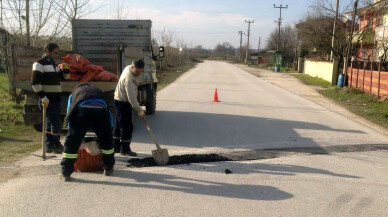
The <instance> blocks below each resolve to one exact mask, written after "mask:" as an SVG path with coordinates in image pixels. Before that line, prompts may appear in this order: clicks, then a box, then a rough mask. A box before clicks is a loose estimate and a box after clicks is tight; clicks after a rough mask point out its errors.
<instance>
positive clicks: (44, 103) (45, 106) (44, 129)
mask: <svg viewBox="0 0 388 217" xmlns="http://www.w3.org/2000/svg"><path fill="white" fill-rule="evenodd" d="M48 105H49V99H48V98H47V97H44V98H43V99H42V107H43V124H42V158H43V159H44V160H46V111H47V107H48Z"/></svg>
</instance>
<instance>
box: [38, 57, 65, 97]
mask: <svg viewBox="0 0 388 217" xmlns="http://www.w3.org/2000/svg"><path fill="white" fill-rule="evenodd" d="M69 77H70V71H69V70H64V71H61V70H60V69H59V68H58V66H57V65H56V64H55V61H54V60H53V59H52V58H50V57H48V56H44V57H43V58H42V59H40V60H38V61H36V62H35V63H34V64H33V65H32V76H31V85H32V89H33V90H34V91H35V93H36V94H38V96H39V97H43V96H47V97H48V98H49V99H58V100H60V99H61V92H62V90H61V84H60V82H61V81H63V80H66V79H68V78H69Z"/></svg>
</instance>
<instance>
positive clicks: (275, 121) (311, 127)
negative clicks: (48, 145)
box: [0, 61, 388, 217]
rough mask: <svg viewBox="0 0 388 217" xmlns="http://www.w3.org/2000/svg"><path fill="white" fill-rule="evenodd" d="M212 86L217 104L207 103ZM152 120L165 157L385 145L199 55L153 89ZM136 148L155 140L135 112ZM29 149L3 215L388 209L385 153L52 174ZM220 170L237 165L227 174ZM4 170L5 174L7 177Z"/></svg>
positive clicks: (3, 187) (2, 188) (2, 192)
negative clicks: (65, 178)
mask: <svg viewBox="0 0 388 217" xmlns="http://www.w3.org/2000/svg"><path fill="white" fill-rule="evenodd" d="M215 88H218V93H219V99H220V101H221V102H219V103H213V102H211V100H212V99H213V94H214V89H215ZM148 118H149V121H150V123H151V125H152V128H153V129H154V131H155V133H156V136H157V138H158V140H159V142H160V143H161V145H162V146H164V147H166V148H168V149H169V152H170V153H171V154H179V153H210V152H230V151H238V150H251V149H262V148H287V147H318V148H319V147H327V146H338V145H344V146H350V145H363V144H386V141H387V137H386V136H384V135H382V134H380V133H378V132H376V131H374V130H373V129H371V128H369V127H366V126H364V125H362V124H359V123H358V122H355V121H352V120H349V119H347V118H345V117H342V116H341V115H338V114H337V113H335V112H332V111H331V110H329V109H326V108H324V107H322V106H320V105H318V104H315V103H313V102H311V101H309V100H306V99H304V98H302V97H300V96H297V95H294V94H292V93H290V92H288V91H286V90H283V89H281V88H279V87H277V86H275V85H273V84H271V83H269V82H268V81H265V80H262V79H260V78H258V77H256V76H254V75H251V74H249V73H247V72H245V71H243V70H241V69H239V68H237V67H235V66H233V65H231V64H227V63H222V62H214V61H206V62H205V63H201V64H199V65H198V66H197V67H196V68H195V69H193V70H191V71H189V72H187V73H186V74H185V75H183V76H182V77H181V78H180V79H179V80H178V81H176V82H175V83H173V84H172V85H170V86H168V87H167V88H165V89H164V90H162V91H161V92H160V93H159V94H158V105H157V113H156V115H154V116H149V117H148ZM135 124H136V127H135V132H134V138H133V149H134V150H135V151H137V152H139V153H140V155H141V156H147V155H149V152H150V150H152V149H154V146H153V145H152V143H151V139H150V138H149V136H148V134H147V133H146V131H145V127H144V125H143V124H142V123H141V121H140V120H135ZM60 159H61V157H60V156H59V155H58V156H57V157H56V158H53V159H49V160H47V161H45V162H43V161H41V160H40V159H39V158H36V157H34V156H29V157H28V158H26V159H24V160H23V161H21V162H19V163H18V165H17V166H18V167H19V168H14V170H12V168H11V169H10V172H11V173H12V174H13V175H15V176H17V177H18V178H14V179H11V180H8V182H6V183H0V216H82V215H90V216H283V217H284V216H386V215H387V214H388V212H387V210H388V207H387V204H388V201H387V200H388V198H387V195H388V183H387V180H388V177H387V176H388V174H387V172H386V171H387V163H388V162H387V159H388V152H387V151H371V152H355V153H337V154H335V153H334V154H331V155H306V154H295V155H291V156H285V157H279V158H274V159H267V160H255V161H234V162H220V163H202V164H191V165H177V166H169V167H152V168H127V167H126V166H125V163H124V162H125V160H126V159H127V158H125V157H122V156H118V157H117V166H116V171H115V173H114V176H113V177H103V176H102V175H101V173H75V174H73V182H70V183H63V182H61V181H60V180H59V171H60V168H59V166H58V164H59V161H60ZM225 169H230V170H231V171H232V172H233V173H232V174H228V175H226V174H225V173H224V170H225ZM12 174H11V175H12Z"/></svg>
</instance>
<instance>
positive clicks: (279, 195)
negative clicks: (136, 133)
mask: <svg viewBox="0 0 388 217" xmlns="http://www.w3.org/2000/svg"><path fill="white" fill-rule="evenodd" d="M114 176H115V177H120V178H123V179H128V180H129V181H128V182H108V181H94V180H83V179H73V181H74V182H80V183H85V184H99V185H108V186H120V187H136V188H148V189H158V190H166V191H177V192H184V193H188V194H200V195H210V196H218V197H227V198H239V199H249V200H285V199H289V198H292V197H293V195H292V194H290V193H287V192H285V191H282V190H280V189H278V188H275V187H272V186H265V185H244V184H229V183H221V182H212V181H205V180H199V179H189V178H183V177H178V176H174V175H160V174H155V173H145V172H134V171H129V170H118V171H115V174H114ZM133 180H134V181H133Z"/></svg>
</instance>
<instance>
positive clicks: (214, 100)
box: [212, 88, 220, 102]
mask: <svg viewBox="0 0 388 217" xmlns="http://www.w3.org/2000/svg"><path fill="white" fill-rule="evenodd" d="M212 102H220V101H218V92H217V88H216V90H215V92H214V98H213V101H212Z"/></svg>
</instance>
